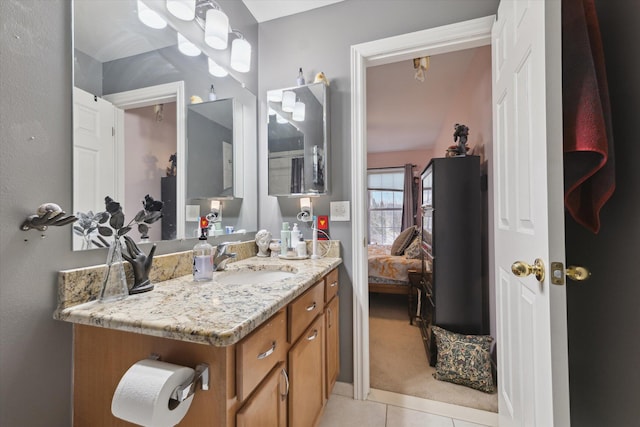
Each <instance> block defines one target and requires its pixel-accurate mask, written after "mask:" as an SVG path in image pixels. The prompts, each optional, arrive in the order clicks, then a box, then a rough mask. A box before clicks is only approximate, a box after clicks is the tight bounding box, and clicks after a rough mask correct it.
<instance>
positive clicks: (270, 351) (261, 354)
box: [258, 341, 276, 360]
mask: <svg viewBox="0 0 640 427" xmlns="http://www.w3.org/2000/svg"><path fill="white" fill-rule="evenodd" d="M275 349H276V342H275V341H274V342H273V343H272V344H271V348H270V349H269V350H267V351H265V352H264V353H260V354H259V355H258V360H262V359H265V358H267V357H269V356H271V355H272V354H273V352H274V351H275Z"/></svg>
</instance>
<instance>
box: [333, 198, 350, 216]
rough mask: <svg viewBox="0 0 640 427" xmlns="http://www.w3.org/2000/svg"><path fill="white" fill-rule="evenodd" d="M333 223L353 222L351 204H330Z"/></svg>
mask: <svg viewBox="0 0 640 427" xmlns="http://www.w3.org/2000/svg"><path fill="white" fill-rule="evenodd" d="M329 205H330V209H331V218H330V220H331V221H351V212H350V210H349V207H350V205H349V202H348V201H346V202H330V203H329Z"/></svg>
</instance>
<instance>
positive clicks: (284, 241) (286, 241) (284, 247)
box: [280, 222, 291, 257]
mask: <svg viewBox="0 0 640 427" xmlns="http://www.w3.org/2000/svg"><path fill="white" fill-rule="evenodd" d="M290 247H291V231H289V223H288V222H283V223H282V231H280V255H282V256H283V257H285V256H287V252H288V251H289V248H290Z"/></svg>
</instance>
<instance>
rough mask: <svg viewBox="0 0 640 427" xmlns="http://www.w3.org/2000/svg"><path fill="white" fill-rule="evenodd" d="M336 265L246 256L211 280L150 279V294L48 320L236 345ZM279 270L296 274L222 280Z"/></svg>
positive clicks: (81, 307) (69, 310) (66, 311)
mask: <svg viewBox="0 0 640 427" xmlns="http://www.w3.org/2000/svg"><path fill="white" fill-rule="evenodd" d="M341 263H342V259H341V258H321V259H318V260H309V259H306V260H284V259H279V258H259V257H250V258H246V259H243V260H240V261H237V262H234V263H232V264H228V266H227V268H226V270H225V271H222V272H216V273H214V280H213V281H211V282H194V281H193V279H192V276H191V275H186V276H181V277H177V278H173V279H169V280H165V281H161V282H157V283H155V289H154V290H153V291H151V292H147V293H143V294H137V295H130V296H128V297H127V298H125V299H123V300H120V301H114V302H107V303H102V302H98V301H91V302H86V303H82V304H78V305H73V306H71V307H59V308H58V310H56V312H55V314H54V318H55V319H58V320H63V321H67V322H72V323H79V324H83V325H91V326H100V327H105V328H111V329H117V330H122V331H128V332H135V333H140V334H146V335H154V336H159V337H164V338H170V339H177V340H182V341H191V342H196V343H202V344H209V345H213V346H219V347H223V346H228V345H232V344H235V343H237V342H238V341H240V340H241V339H242V338H243V337H245V336H246V335H247V334H249V333H250V332H251V331H253V330H254V329H255V328H256V327H258V326H259V325H260V324H262V323H263V322H264V321H265V320H267V319H269V318H270V317H271V316H272V315H273V314H275V313H276V312H277V311H278V310H280V309H281V308H283V307H285V306H286V305H287V304H288V303H289V302H291V301H293V300H294V299H295V298H296V297H297V296H299V295H301V294H302V293H303V292H304V291H305V290H307V289H308V288H310V287H311V286H312V285H313V284H315V283H316V282H317V281H318V280H319V279H320V278H322V277H323V276H324V275H325V274H327V273H328V272H329V271H331V270H332V269H334V268H335V267H337V266H338V265H340V264H341ZM239 269H249V270H267V271H269V270H271V271H273V270H283V271H290V272H294V273H296V274H295V275H293V276H291V277H288V278H286V279H283V280H279V281H274V282H271V283H246V284H222V283H220V282H218V281H216V278H219V277H221V275H229V274H230V273H228V272H229V271H233V270H239Z"/></svg>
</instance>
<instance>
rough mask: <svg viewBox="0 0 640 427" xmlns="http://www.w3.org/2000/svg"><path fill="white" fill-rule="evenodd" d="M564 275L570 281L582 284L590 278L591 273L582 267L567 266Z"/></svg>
mask: <svg viewBox="0 0 640 427" xmlns="http://www.w3.org/2000/svg"><path fill="white" fill-rule="evenodd" d="M566 275H567V277H568V278H569V279H571V280H575V281H576V282H582V281H583V280H587V279H588V278H589V277H591V272H590V271H589V270H587V269H586V268H584V267H578V266H575V265H569V266H567V271H566Z"/></svg>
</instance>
